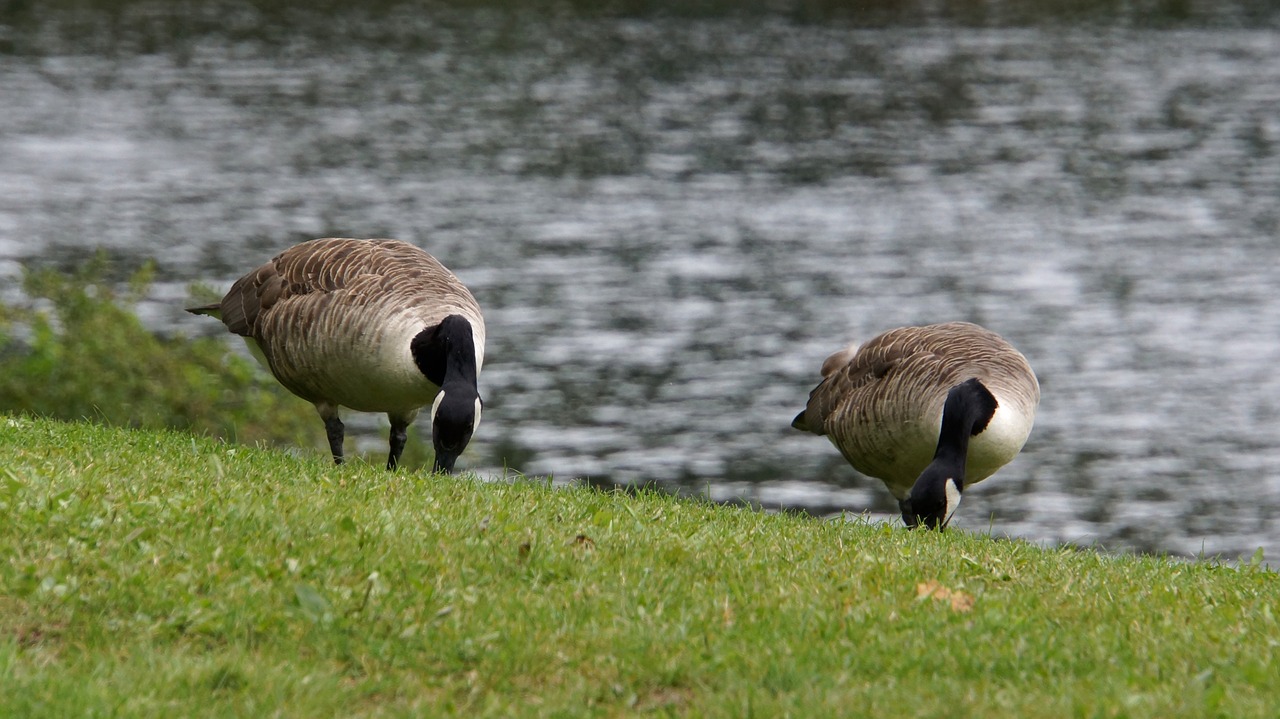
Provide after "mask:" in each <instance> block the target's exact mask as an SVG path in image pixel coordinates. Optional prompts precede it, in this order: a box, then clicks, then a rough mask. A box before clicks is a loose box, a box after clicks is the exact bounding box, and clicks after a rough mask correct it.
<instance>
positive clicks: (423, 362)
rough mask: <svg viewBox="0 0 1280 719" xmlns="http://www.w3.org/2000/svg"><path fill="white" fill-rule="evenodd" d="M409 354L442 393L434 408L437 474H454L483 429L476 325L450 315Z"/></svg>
mask: <svg viewBox="0 0 1280 719" xmlns="http://www.w3.org/2000/svg"><path fill="white" fill-rule="evenodd" d="M410 350H411V351H412V353H413V361H414V363H415V364H416V365H417V366H418V369H419V370H420V371H421V372H422V374H423V375H425V376H426V378H427V381H429V382H431V383H432V384H434V385H436V386H437V387H439V388H440V391H439V392H438V393H437V394H436V398H435V402H433V403H432V405H431V442H432V444H433V445H434V446H435V451H436V462H435V468H434V471H436V472H452V471H453V464H454V462H456V461H457V459H458V455H460V454H462V451H463V450H464V449H466V448H467V443H468V442H470V441H471V435H473V434H475V431H476V428H477V427H479V426H480V408H481V404H482V403H481V401H480V391H479V389H478V388H477V386H476V379H477V375H478V374H479V368H478V366H477V365H478V363H477V357H476V347H475V338H474V337H473V335H472V330H471V323H470V322H469V321H467V319H466V318H465V317H462V316H461V315H449V316H448V317H445V318H444V319H443V320H441V321H440V324H438V325H434V326H432V327H428V328H426V329H424V330H422V331H421V332H419V333H418V335H417V336H416V337H414V338H413V342H412V343H411V344H410Z"/></svg>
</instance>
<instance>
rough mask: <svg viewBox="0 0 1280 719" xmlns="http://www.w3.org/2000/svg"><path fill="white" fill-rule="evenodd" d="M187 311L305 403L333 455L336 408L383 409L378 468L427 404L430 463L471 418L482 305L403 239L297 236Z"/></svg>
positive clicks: (443, 454)
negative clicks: (240, 342) (223, 330)
mask: <svg viewBox="0 0 1280 719" xmlns="http://www.w3.org/2000/svg"><path fill="white" fill-rule="evenodd" d="M187 311H188V312H192V313H194V314H202V315H211V316H213V317H217V318H218V319H220V320H222V322H223V324H225V325H226V326H227V329H229V330H231V332H233V333H235V334H238V335H240V336H242V337H244V339H245V342H246V343H247V344H248V345H249V349H250V350H253V353H254V355H255V356H256V357H257V358H258V359H259V361H261V362H262V363H263V364H264V365H265V366H266V367H267V369H269V370H271V374H273V375H275V378H276V379H277V380H279V381H280V384H282V385H284V386H285V388H287V389H288V390H289V391H290V392H292V393H294V394H296V395H298V396H299V397H301V398H303V399H305V400H307V401H308V402H311V403H313V404H315V406H316V411H318V412H319V413H320V417H321V418H322V419H324V426H325V430H326V433H327V434H328V438H329V449H330V450H332V452H333V461H334V462H335V463H337V464H341V463H342V439H343V425H342V420H341V419H339V418H338V407H340V406H341V407H347V408H350V409H353V410H357V411H360V412H386V413H387V417H388V418H389V419H390V420H391V436H390V445H391V451H390V454H388V455H387V469H395V468H396V465H397V464H398V463H399V461H400V453H401V452H402V451H403V450H404V443H405V431H406V429H408V427H409V424H410V423H411V422H413V420H414V418H416V417H417V416H418V411H419V410H420V409H421V408H422V407H424V406H426V405H428V404H429V405H431V438H432V443H433V444H434V445H435V450H436V461H435V471H441V470H443V471H445V472H451V471H453V464H454V462H455V461H456V460H457V458H458V455H459V454H461V453H462V450H463V449H464V448H466V446H467V442H469V441H470V440H471V435H472V433H474V432H475V430H476V427H477V426H478V425H479V424H480V407H481V403H480V394H479V389H478V388H477V386H476V379H477V377H478V376H479V374H480V366H481V364H483V362H484V318H483V316H481V314H480V306H479V305H478V304H476V300H475V298H474V297H472V296H471V292H470V291H468V290H467V288H466V287H465V286H463V284H462V283H461V282H459V281H458V278H457V277H455V276H454V274H453V273H452V272H450V271H449V270H448V269H447V268H446V267H445V266H444V265H442V264H440V262H439V261H437V260H436V258H434V257H432V256H431V255H429V254H427V253H426V252H424V251H422V250H420V249H418V248H417V247H414V246H413V245H410V244H408V243H406V242H400V241H398V240H351V239H321V240H311V241H309V242H303V243H301V244H298V245H295V246H293V247H291V248H289V249H287V250H285V251H284V252H281V253H280V254H279V255H276V257H275V258H274V259H272V260H271V261H270V262H268V263H266V264H265V265H262V266H261V267H259V268H257V269H256V270H253V271H252V272H250V273H249V274H247V275H245V276H244V277H241V278H240V279H238V280H236V282H235V284H233V285H232V286H231V290H230V291H229V292H227V294H226V296H225V297H223V298H222V301H221V302H219V303H217V304H212V305H207V306H204V307H192V308H189V309H188V310H187Z"/></svg>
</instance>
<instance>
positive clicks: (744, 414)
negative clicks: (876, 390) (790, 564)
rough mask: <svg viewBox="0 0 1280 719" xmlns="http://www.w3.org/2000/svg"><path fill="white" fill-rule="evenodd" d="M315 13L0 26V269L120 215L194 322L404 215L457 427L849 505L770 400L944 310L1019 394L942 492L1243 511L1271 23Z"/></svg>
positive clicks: (1274, 478) (1278, 509)
mask: <svg viewBox="0 0 1280 719" xmlns="http://www.w3.org/2000/svg"><path fill="white" fill-rule="evenodd" d="M233 20H234V19H232V20H228V22H229V23H231V22H233ZM241 20H242V21H243V22H244V23H247V24H252V18H249V19H248V20H244V19H241ZM316 22H319V21H316ZM315 30H316V27H315V26H308V25H306V24H305V23H303V24H302V25H300V26H298V27H297V28H296V29H294V30H288V31H280V32H278V33H276V34H274V35H271V36H269V37H253V36H242V35H237V34H236V33H230V32H228V33H210V34H196V35H192V36H190V37H186V38H181V39H179V40H176V41H173V42H172V43H168V44H162V46H160V47H158V48H156V47H150V46H148V44H147V43H144V42H137V41H130V40H129V38H130V37H131V36H128V35H125V36H122V38H123V39H121V38H116V39H113V40H102V39H101V37H100V36H98V35H94V34H93V33H92V32H90V33H89V35H88V37H90V38H97V39H96V40H94V41H92V42H77V41H76V39H75V37H76V36H75V35H74V34H60V33H61V32H62V31H60V30H59V29H58V28H56V27H53V28H52V29H50V28H44V29H43V30H42V32H44V33H46V35H47V37H46V36H44V35H42V36H40V37H41V40H40V41H39V42H37V43H34V44H35V45H39V46H40V47H41V48H42V50H41V51H40V52H26V53H17V54H12V55H7V56H0V92H2V94H3V102H0V275H3V276H5V277H9V278H12V277H15V276H16V275H17V272H18V268H19V263H22V262H26V261H30V260H38V261H47V260H50V259H54V260H56V259H59V258H63V257H67V256H76V255H78V254H79V253H81V252H82V250H83V249H85V248H88V247H99V246H101V247H106V248H109V249H110V250H112V251H113V252H115V253H117V254H119V255H120V256H121V257H122V258H124V259H126V260H127V259H129V258H140V257H143V256H155V257H157V258H158V259H159V260H160V262H161V267H162V270H163V273H164V275H165V276H166V277H167V278H168V281H167V282H165V283H161V284H160V285H158V286H157V288H156V292H155V296H154V298H153V301H152V302H149V303H147V304H146V305H145V306H144V307H143V311H144V314H145V316H146V318H147V319H148V321H150V322H152V323H153V324H154V325H156V326H158V327H163V328H166V329H168V330H170V331H177V332H181V333H187V334H192V335H195V334H203V333H210V332H214V331H216V330H217V328H216V327H210V323H207V322H202V321H201V320H200V319H199V318H191V317H189V316H186V315H184V314H182V313H181V311H180V308H181V306H182V304H183V301H184V299H185V296H186V286H187V283H188V282H190V281H192V280H205V281H211V282H215V283H219V284H224V283H229V282H230V280H231V279H233V278H234V277H235V276H237V275H238V274H240V273H241V272H243V271H244V270H246V269H247V268H248V267H250V266H252V265H254V264H256V263H258V262H260V261H263V260H265V259H266V258H268V257H269V256H271V255H272V254H273V253H275V252H276V251H278V250H279V249H281V248H283V247H285V246H287V245H288V244H291V243H293V242H295V241H297V240H300V239H306V238H311V237H320V236H329V235H343V236H393V237H400V238H403V239H408V240H411V241H413V242H416V243H418V244H420V245H421V246H423V247H425V248H427V249H428V250H430V251H431V252H432V253H434V254H436V255H437V256H439V257H440V258H442V259H443V260H444V261H445V262H446V263H447V264H449V265H450V266H451V267H452V268H454V269H455V271H456V272H457V273H458V274H459V275H460V276H461V277H462V279H463V280H464V281H465V282H467V283H468V285H469V286H470V287H471V288H472V290H473V291H474V292H475V294H476V296H477V297H478V298H479V300H480V302H481V304H482V306H483V307H484V309H485V312H486V318H487V322H488V326H489V335H490V339H489V355H488V357H487V358H486V363H485V373H484V376H483V377H482V378H481V381H482V392H483V393H484V395H485V399H486V412H485V423H484V425H483V426H482V429H481V432H480V434H479V435H478V437H477V438H476V440H475V441H474V442H473V445H472V449H471V450H470V451H469V454H468V455H467V456H466V457H464V461H463V463H465V464H468V465H469V466H470V467H472V468H476V469H479V470H481V471H500V470H501V467H502V466H503V465H504V464H505V465H508V466H511V467H513V468H515V469H519V470H522V471H525V472H529V473H538V474H542V473H551V474H554V475H555V477H556V478H558V479H570V478H588V480H589V481H592V482H600V483H611V482H618V483H644V482H651V481H653V482H660V483H662V484H664V485H666V486H669V487H673V488H679V489H680V490H681V491H687V492H700V493H708V494H710V496H712V497H713V498H716V499H723V500H727V499H733V498H742V499H745V500H747V501H752V502H759V503H762V504H764V505H765V506H769V507H775V506H788V507H801V508H806V509H809V510H811V511H814V512H819V513H825V512H833V511H839V510H841V509H847V510H851V511H855V512H857V511H861V510H863V509H866V508H869V509H871V510H872V511H873V512H874V513H876V514H877V516H879V515H880V514H882V513H883V514H884V516H889V514H890V513H892V512H893V510H894V507H895V505H894V503H893V502H892V500H890V498H889V495H888V493H887V492H886V491H885V490H884V489H883V487H882V486H881V485H880V483H879V482H878V481H876V480H868V479H866V478H863V477H860V476H859V475H857V474H856V473H855V472H854V471H853V470H852V469H851V468H849V467H848V466H847V465H846V464H845V463H844V462H843V460H842V459H841V458H840V456H839V454H838V453H837V452H836V450H835V449H834V448H833V447H831V446H830V445H829V444H828V443H827V442H826V441H825V440H822V439H820V438H817V437H813V436H811V435H804V434H801V433H799V432H796V431H794V430H792V429H790V427H789V422H790V420H791V417H792V416H794V414H795V413H796V412H797V411H799V409H801V408H802V407H803V405H804V402H805V399H806V397H807V393H808V391H809V389H810V388H811V387H812V386H813V384H815V382H816V380H817V371H818V367H819V365H820V364H821V362H822V359H823V358H824V357H825V356H826V355H827V354H828V353H829V352H831V351H833V350H835V349H837V348H839V347H840V346H842V345H844V344H847V343H848V342H851V341H853V340H857V339H865V338H868V337H870V336H871V335H872V334H874V333H876V332H879V331H881V330H883V329H887V328H890V327H894V326H898V325H902V324H915V323H927V322H934V321H943V320H950V319H967V320H971V321H976V322H980V323H982V324H984V325H987V326H989V327H991V328H992V329H995V330H997V331H999V332H1000V333H1002V334H1004V335H1005V336H1006V337H1008V338H1009V339H1010V340H1011V341H1013V342H1014V344H1015V345H1017V346H1018V347H1019V348H1020V349H1021V350H1022V351H1023V352H1024V354H1026V355H1027V356H1028V358H1029V359H1030V360H1031V362H1032V364H1033V366H1034V367H1035V368H1036V370H1037V372H1038V374H1039V376H1040V379H1041V382H1042V385H1043V393H1044V399H1043V401H1042V404H1041V409H1040V414H1039V417H1038V420H1037V425H1036V429H1035V432H1034V433H1033V435H1032V438H1031V440H1030V442H1029V444H1028V445H1027V448H1026V450H1025V451H1024V453H1023V454H1022V455H1021V456H1020V457H1019V458H1018V459H1017V460H1015V461H1014V462H1013V463H1012V464H1011V465H1009V466H1008V467H1006V468H1005V469H1004V470H1002V471H1001V472H1000V473H998V474H997V475H996V476H995V477H993V478H992V479H990V480H987V481H986V482H984V483H982V484H981V485H977V486H976V487H975V488H973V489H972V490H971V491H969V492H967V493H966V495H965V504H964V506H963V508H962V509H961V511H960V513H959V515H958V516H957V519H956V524H958V525H959V526H963V527H967V528H971V529H979V530H986V529H988V528H990V529H991V530H993V531H994V532H996V533H997V534H1010V535H1014V536H1021V537H1026V538H1030V539H1034V540H1043V541H1075V542H1083V543H1093V542H1099V543H1102V544H1103V545H1105V546H1108V547H1129V548H1137V549H1144V550H1160V551H1169V552H1176V553H1186V554H1199V553H1201V552H1203V553H1207V554H1219V553H1222V554H1225V555H1227V556H1235V555H1238V554H1240V553H1244V552H1252V550H1253V549H1254V548H1256V547H1258V546H1265V547H1267V549H1268V552H1267V554H1268V558H1269V559H1271V558H1273V557H1274V552H1275V551H1276V549H1275V548H1276V547H1277V546H1280V450H1278V449H1277V447H1280V423H1278V422H1277V419H1278V418H1280V379H1277V372H1276V367H1277V365H1278V364H1280V343H1278V342H1277V330H1280V326H1278V325H1280V299H1278V296H1280V282H1278V280H1280V242H1278V239H1280V202H1278V201H1277V198H1280V154H1278V150H1280V113H1277V110H1276V108H1278V107H1280V73H1277V72H1276V68H1280V35H1277V34H1276V33H1274V32H1271V31H1266V30H1243V29H1230V30H1228V29H1214V30H1208V29H1200V30H1197V29H1189V30H1139V29H1127V30H1105V29H1099V28H1097V27H1078V26H1076V27H1072V26H1064V27H1045V28H1040V29H969V28H949V27H945V26H938V25H933V26H930V27H926V28H920V27H912V28H884V29H878V30H865V29H856V28H853V27H842V26H836V27H831V26H827V27H823V26H817V25H797V24H791V23H789V22H787V21H785V20H783V19H780V18H765V19H761V18H758V17H753V18H749V19H743V18H733V17H729V18H718V19H701V20H689V19H680V20H675V19H661V18H649V19H628V20H619V19H598V18H597V19H592V18H583V17H571V16H554V15H546V16H542V15H519V16H507V15H502V14H498V13H488V12H484V11H471V12H451V13H448V14H430V13H419V14H414V13H404V14H401V15H399V16H396V17H392V18H389V19H385V20H382V21H378V22H373V23H371V24H365V25H359V26H352V27H341V28H329V31H330V34H327V35H324V36H320V35H318V34H316V32H314V31H315ZM3 37H5V35H4V34H3V33H0V39H3ZM68 38H70V39H68ZM125 264H127V263H125ZM12 291H13V289H12V287H11V286H10V288H9V289H8V290H6V292H10V293H11V292H12ZM423 424H424V425H425V423H423ZM369 426H371V427H372V426H374V425H369ZM418 429H419V431H421V430H422V429H423V427H419V428H418ZM316 431H317V432H319V431H320V425H319V423H318V422H317V426H316ZM370 441H372V442H375V443H378V442H381V441H382V440H380V439H375V440H370ZM418 441H423V440H421V439H419V440H418Z"/></svg>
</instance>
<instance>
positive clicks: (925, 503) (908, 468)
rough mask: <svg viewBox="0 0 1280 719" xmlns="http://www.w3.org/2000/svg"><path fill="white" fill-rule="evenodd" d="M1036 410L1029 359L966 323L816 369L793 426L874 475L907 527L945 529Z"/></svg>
mask: <svg viewBox="0 0 1280 719" xmlns="http://www.w3.org/2000/svg"><path fill="white" fill-rule="evenodd" d="M1039 403H1040V385H1039V383H1037V382H1036V376H1035V373H1033V372H1032V371H1031V365H1029V364H1027V359H1026V358H1025V357H1023V356H1022V354H1021V353H1019V352H1018V351H1017V350H1016V349H1014V348H1013V346H1012V345H1010V344H1009V343H1008V342H1006V341H1005V340H1004V339H1003V338H1002V337H1000V335H998V334H996V333H994V332H992V331H990V330H987V329H984V328H982V327H979V326H978V325H975V324H970V323H968V322H949V323H946V324H938V325H928V326H925V327H900V328H898V329H894V330H889V331H888V332H885V333H884V334H881V335H879V336H878V337H875V338H874V339H872V340H871V341H869V342H867V343H865V344H863V345H862V346H860V347H858V346H850V347H847V348H845V349H843V350H841V351H839V352H837V353H835V354H833V355H831V356H830V357H828V358H827V360H826V361H825V362H823V363H822V382H821V383H820V384H819V385H818V386H817V387H816V388H814V390H813V391H812V392H810V393H809V404H808V405H807V406H806V407H805V410H804V411H803V412H801V413H800V414H798V415H796V418H795V420H794V421H793V422H792V423H791V426H792V427H795V428H796V429H800V430H804V431H806V432H813V433H814V434H817V435H826V436H827V437H828V438H829V439H830V440H831V443H832V444H834V445H835V446H836V448H837V449H839V450H840V453H841V454H843V455H844V457H845V459H847V460H849V464H852V465H853V468H854V469H856V470H858V471H859V472H862V473H863V474H866V475H870V476H872V477H877V478H879V479H880V480H882V481H883V482H884V483H885V486H886V487H888V488H889V491H890V492H892V493H893V496H894V497H896V498H897V500H898V506H899V508H901V510H902V519H903V521H905V522H906V523H907V526H909V527H915V526H917V525H918V524H924V525H925V526H926V527H930V528H936V529H942V528H944V527H946V525H947V523H948V522H949V521H951V515H952V513H954V512H955V511H956V506H957V505H959V503H960V493H961V492H962V491H963V490H964V489H965V487H966V486H967V485H969V484H973V483H975V482H980V481H982V480H983V479H986V478H987V477H990V476H991V475H992V474H994V473H995V471H996V470H997V469H1000V468H1001V467H1003V466H1004V465H1005V464H1008V462H1009V460H1011V459H1013V458H1014V456H1016V455H1017V454H1018V452H1019V451H1020V450H1021V449H1022V445H1023V444H1025V443H1026V441H1027V435H1028V434H1029V433H1030V432H1031V424H1032V422H1033V421H1034V420H1035V413H1036V405H1037V404H1039Z"/></svg>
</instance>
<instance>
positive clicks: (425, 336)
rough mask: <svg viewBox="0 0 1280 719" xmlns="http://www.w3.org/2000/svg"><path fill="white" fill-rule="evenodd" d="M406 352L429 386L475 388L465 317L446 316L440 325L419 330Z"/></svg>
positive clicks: (472, 353) (472, 349) (473, 356)
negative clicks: (408, 351) (411, 357)
mask: <svg viewBox="0 0 1280 719" xmlns="http://www.w3.org/2000/svg"><path fill="white" fill-rule="evenodd" d="M409 349H410V351H411V352H412V353H413V362H414V364H416V365H417V366H418V370H419V371H421V372H422V374H423V375H425V376H426V378H427V381H429V382H431V384H434V385H435V386H437V387H444V386H445V384H446V383H448V384H450V385H455V384H462V385H465V386H469V387H472V388H474V387H475V386H476V375H477V369H476V344H475V338H474V336H473V335H472V333H471V323H470V322H468V321H467V319H466V318H465V317H463V316H461V315H449V316H448V317H445V318H444V319H443V320H441V321H440V324H438V325H435V326H433V327H428V328H426V329H424V330H422V331H421V332H419V333H418V334H417V336H416V337H414V338H413V341H412V342H411V343H410V345H409Z"/></svg>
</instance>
